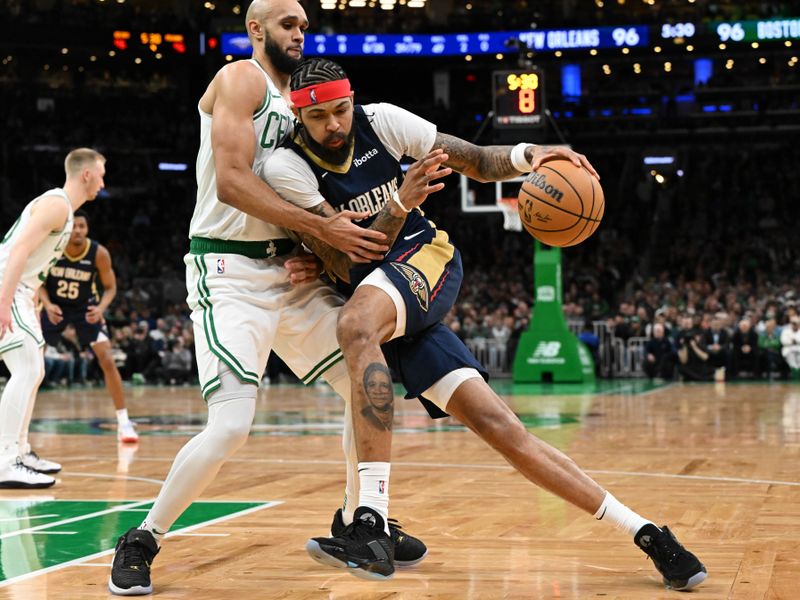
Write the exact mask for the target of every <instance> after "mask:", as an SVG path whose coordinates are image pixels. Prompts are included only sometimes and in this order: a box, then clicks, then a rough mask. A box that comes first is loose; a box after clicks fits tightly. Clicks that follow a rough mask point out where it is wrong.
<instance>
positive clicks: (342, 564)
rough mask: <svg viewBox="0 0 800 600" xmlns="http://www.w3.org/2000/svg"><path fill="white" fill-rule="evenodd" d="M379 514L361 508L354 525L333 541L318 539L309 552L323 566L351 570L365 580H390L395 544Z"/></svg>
mask: <svg viewBox="0 0 800 600" xmlns="http://www.w3.org/2000/svg"><path fill="white" fill-rule="evenodd" d="M383 526H384V521H383V517H382V516H381V515H380V514H378V512H377V511H375V510H373V509H371V508H369V507H367V506H359V507H358V508H357V509H356V512H355V515H353V522H352V523H350V525H347V526H346V527H345V528H344V529H343V530H342V531H341V532H339V534H338V535H334V536H333V537H329V538H325V537H315V538H311V539H310V540H308V542H307V543H306V552H308V553H309V555H310V556H311V558H313V559H314V560H315V561H317V562H318V563H320V564H323V565H327V566H329V567H336V568H337V569H340V568H347V569H348V570H349V571H350V573H352V574H353V575H355V576H356V577H361V578H362V579H389V578H390V577H392V575H394V543H393V542H392V539H391V538H390V537H389V536H388V535H386V532H385V531H384V529H383Z"/></svg>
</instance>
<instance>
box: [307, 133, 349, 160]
mask: <svg viewBox="0 0 800 600" xmlns="http://www.w3.org/2000/svg"><path fill="white" fill-rule="evenodd" d="M302 136H303V141H304V142H305V143H306V146H308V149H309V150H311V151H312V152H313V153H314V154H316V155H317V156H319V157H320V158H321V159H322V160H324V161H325V162H328V163H331V164H332V165H342V164H344V162H345V161H346V160H347V159H348V158H349V157H350V149H351V148H352V146H353V138H355V129H351V130H350V133H348V134H347V135H345V134H343V133H331V134H330V135H328V137H326V138H325V140H324V142H329V141H332V140H334V139H342V140H344V144H342V145H341V147H339V148H328V147H327V146H325V145H324V143H322V144H320V143H318V142H317V141H316V140H315V139H313V138H312V137H311V136H310V135H309V134H308V129H306V128H305V127H304V128H303V130H302Z"/></svg>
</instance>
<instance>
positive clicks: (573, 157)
mask: <svg viewBox="0 0 800 600" xmlns="http://www.w3.org/2000/svg"><path fill="white" fill-rule="evenodd" d="M530 149H531V150H530V152H531V170H532V171H536V170H537V169H538V168H539V167H540V166H541V165H542V163H543V162H547V161H548V160H553V159H554V158H565V159H567V160H568V161H570V162H571V163H572V164H573V165H575V166H576V167H583V168H584V169H586V170H587V171H589V173H591V174H592V175H594V177H595V178H596V179H598V180H599V179H600V175H598V174H597V171H595V170H594V167H593V166H592V163H590V162H589V160H588V159H587V158H586V156H585V155H583V154H580V153H578V152H575V151H574V150H572V149H570V148H567V147H566V146H531V147H530ZM526 155H527V151H526Z"/></svg>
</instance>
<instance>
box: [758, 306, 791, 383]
mask: <svg viewBox="0 0 800 600" xmlns="http://www.w3.org/2000/svg"><path fill="white" fill-rule="evenodd" d="M758 349H759V353H760V357H761V370H762V371H763V372H764V373H766V374H767V377H768V378H770V379H771V378H772V373H773V372H775V371H777V372H778V373H780V375H781V379H786V378H788V377H789V365H787V364H786V361H785V360H783V356H782V355H781V337H780V335H779V334H778V330H777V326H776V323H775V319H768V320H767V322H766V323H765V324H764V333H762V334H761V335H759V336H758Z"/></svg>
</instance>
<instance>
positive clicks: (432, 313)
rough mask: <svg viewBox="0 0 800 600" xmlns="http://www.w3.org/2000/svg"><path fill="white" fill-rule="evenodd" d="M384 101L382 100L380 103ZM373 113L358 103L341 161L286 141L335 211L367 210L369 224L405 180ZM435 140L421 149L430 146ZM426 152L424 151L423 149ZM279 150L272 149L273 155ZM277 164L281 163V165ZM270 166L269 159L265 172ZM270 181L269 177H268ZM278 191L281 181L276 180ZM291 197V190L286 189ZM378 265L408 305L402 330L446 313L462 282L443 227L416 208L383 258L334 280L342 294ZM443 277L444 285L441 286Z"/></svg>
mask: <svg viewBox="0 0 800 600" xmlns="http://www.w3.org/2000/svg"><path fill="white" fill-rule="evenodd" d="M378 106H382V105H378ZM371 120H372V115H371V114H370V112H369V111H368V110H365V108H364V107H362V106H359V105H356V106H355V108H354V115H353V131H354V143H353V154H352V157H351V158H350V160H348V161H347V162H345V164H344V165H341V166H339V165H332V164H329V163H326V162H325V161H323V160H322V159H320V158H319V157H318V156H316V155H314V154H312V153H311V152H310V151H308V150H307V149H306V148H304V144H303V141H302V138H301V137H300V136H299V135H296V136H294V137H293V138H292V139H290V140H287V142H286V146H287V147H288V148H289V149H291V150H292V151H293V152H294V153H296V154H297V155H298V156H299V157H301V158H302V159H303V160H304V161H305V162H306V163H307V164H308V166H309V167H310V169H311V171H312V172H313V174H314V176H315V177H316V180H317V186H318V193H319V194H320V195H321V196H322V197H323V198H324V199H325V200H327V201H328V203H329V204H331V206H333V207H334V208H335V209H336V210H337V211H342V210H354V211H369V212H370V213H371V214H372V216H371V217H370V218H368V219H365V220H364V221H361V222H359V225H361V226H362V227H368V226H369V225H370V223H372V221H373V220H374V215H375V214H377V213H378V212H379V211H380V210H381V209H382V208H383V207H384V205H385V204H386V203H387V202H390V201H391V196H392V194H393V193H394V192H396V191H397V190H398V188H399V187H400V184H401V183H402V181H403V172H402V169H401V168H400V163H399V161H398V159H397V158H396V157H395V156H393V155H392V153H390V152H389V150H388V149H387V148H386V146H385V145H384V144H383V142H382V141H381V138H380V137H379V136H378V134H377V133H376V131H375V130H374V129H373V127H372V123H371ZM432 142H433V140H432V139H431V140H430V144H429V145H428V146H427V148H425V150H424V151H425V152H427V150H428V149H430V147H431V146H432ZM423 153H424V152H423ZM277 157H278V154H277V153H276V157H274V158H273V160H275V158H277ZM279 167H280V165H279ZM271 168H272V165H271V164H268V172H269V170H270V169H271ZM268 181H269V182H270V183H272V178H271V177H268ZM274 187H276V189H277V190H278V191H279V192H282V191H284V190H282V189H281V186H280V184H279V183H278V184H277V185H275V186H274ZM284 195H285V196H286V197H287V198H291V195H290V193H289V192H285V193H284ZM376 268H380V269H382V270H383V271H384V272H385V273H386V275H387V276H388V277H389V279H390V280H392V282H393V283H394V284H395V286H396V287H397V288H398V290H400V292H401V293H402V294H403V295H404V297H405V296H409V298H407V300H406V303H407V304H408V305H409V311H408V313H407V323H406V331H407V332H408V333H412V332H414V331H419V330H421V329H423V328H424V327H427V326H429V325H430V324H432V323H433V322H436V321H438V320H440V319H441V318H443V317H444V315H445V314H446V313H447V311H448V310H449V309H450V307H451V306H452V303H453V301H454V300H455V297H456V295H457V294H458V289H459V287H460V282H461V277H462V271H461V260H460V257H459V255H458V252H457V250H456V249H455V247H454V246H453V245H452V244H450V242H449V238H448V236H447V234H446V233H445V232H444V231H441V230H437V229H436V227H435V225H434V224H433V223H431V222H430V221H428V220H427V219H426V218H425V217H424V216H423V214H422V212H421V211H420V210H418V209H414V210H412V211H411V213H409V215H408V217H407V218H406V222H405V224H404V226H403V228H402V230H401V231H400V233H399V234H398V236H397V239H396V240H395V243H394V245H393V246H392V248H391V249H390V251H389V253H388V254H387V255H386V257H385V258H384V259H383V260H382V261H373V262H371V263H367V264H359V265H355V266H354V267H353V268H352V269H351V271H350V284H349V285H348V284H342V283H338V284H337V286H338V287H339V289H340V290H341V291H342V292H343V293H345V294H349V293H352V290H353V289H355V287H356V286H357V285H358V284H359V283H360V282H361V281H362V280H363V279H364V278H365V277H366V276H367V275H368V274H369V273H371V272H372V271H373V270H374V269H376ZM445 282H446V283H447V285H445Z"/></svg>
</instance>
